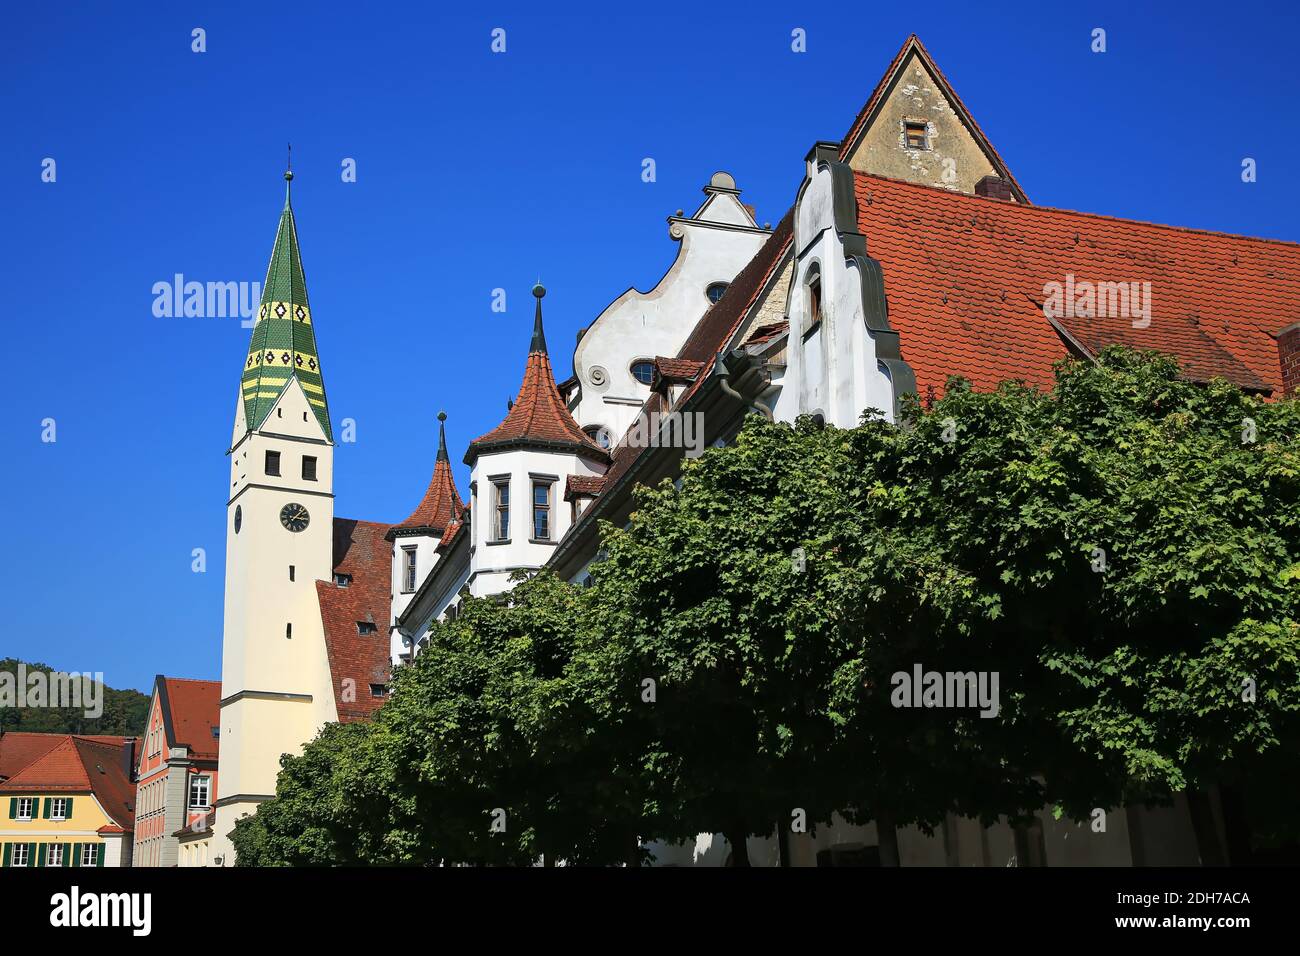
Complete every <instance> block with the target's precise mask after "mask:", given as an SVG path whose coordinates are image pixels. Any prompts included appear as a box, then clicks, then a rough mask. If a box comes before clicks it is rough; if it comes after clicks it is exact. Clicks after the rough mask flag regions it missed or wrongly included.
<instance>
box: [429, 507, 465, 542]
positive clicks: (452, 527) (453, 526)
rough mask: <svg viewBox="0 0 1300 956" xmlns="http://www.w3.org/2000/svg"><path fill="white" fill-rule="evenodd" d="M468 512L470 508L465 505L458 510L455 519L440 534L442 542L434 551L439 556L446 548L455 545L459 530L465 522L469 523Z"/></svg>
mask: <svg viewBox="0 0 1300 956" xmlns="http://www.w3.org/2000/svg"><path fill="white" fill-rule="evenodd" d="M469 510H470V506H469V505H466V506H465V507H464V508H462V509H461V510H460V512H459V513H458V514H457V516H456V518H454V519H453V520H452V522H451V523H450V524H448V525H447V530H446V531H444V532H443V533H442V540H441V541H439V542H438V546H437V547H436V548H435V549H434V550H435V551H437V552H438V553H439V554H443V553H444V552H446V550H447V549H448V548H450V547H451V546H452V545H453V544H455V543H456V539H457V538H458V537H459V536H460V531H461V529H462V528H464V527H465V522H467V521H469Z"/></svg>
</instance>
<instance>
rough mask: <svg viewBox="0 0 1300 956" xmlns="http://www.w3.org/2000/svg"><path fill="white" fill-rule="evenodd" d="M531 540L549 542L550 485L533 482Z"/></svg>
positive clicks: (548, 483)
mask: <svg viewBox="0 0 1300 956" xmlns="http://www.w3.org/2000/svg"><path fill="white" fill-rule="evenodd" d="M533 540H534V541H550V540H551V483H550V482H548V481H534V482H533Z"/></svg>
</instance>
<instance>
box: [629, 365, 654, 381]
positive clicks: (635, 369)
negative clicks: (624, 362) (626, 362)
mask: <svg viewBox="0 0 1300 956" xmlns="http://www.w3.org/2000/svg"><path fill="white" fill-rule="evenodd" d="M632 377H633V378H634V379H636V380H637V381H638V382H640V383H641V384H642V385H649V384H650V383H651V382H653V381H654V377H655V363H654V362H648V361H646V360H645V359H639V360H638V361H636V362H633V363H632Z"/></svg>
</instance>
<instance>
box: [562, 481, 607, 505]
mask: <svg viewBox="0 0 1300 956" xmlns="http://www.w3.org/2000/svg"><path fill="white" fill-rule="evenodd" d="M604 487H605V477H604V476H603V475H569V477H568V478H567V479H566V480H565V482H564V500H565V501H572V500H573V499H574V498H575V497H578V496H579V495H590V496H591V497H593V498H594V497H596V496H597V495H599V494H600V492H601V490H602V489H603V488H604Z"/></svg>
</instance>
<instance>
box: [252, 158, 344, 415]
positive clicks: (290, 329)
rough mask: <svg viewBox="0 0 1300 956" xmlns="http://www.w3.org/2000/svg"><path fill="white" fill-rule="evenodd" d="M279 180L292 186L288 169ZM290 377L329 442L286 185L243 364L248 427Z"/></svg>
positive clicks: (265, 411)
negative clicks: (268, 263) (303, 394)
mask: <svg viewBox="0 0 1300 956" xmlns="http://www.w3.org/2000/svg"><path fill="white" fill-rule="evenodd" d="M284 179H285V183H286V184H291V183H292V182H293V172H292V171H289V172H286V173H285V174H284ZM294 377H296V378H297V379H298V382H299V384H300V385H301V386H302V389H303V392H304V393H305V394H306V396H307V401H308V403H309V404H310V406H311V410H312V413H313V414H314V415H315V416H316V421H317V422H319V423H320V426H321V428H322V429H323V430H324V432H325V437H326V438H327V439H329V440H330V441H333V440H334V436H333V432H332V431H331V429H330V415H329V405H328V404H327V403H326V400H325V381H324V379H323V378H322V377H321V367H320V356H319V355H318V354H317V352H316V334H315V331H314V329H313V326H312V315H311V306H310V305H308V303H307V282H306V280H305V279H304V278H303V271H302V255H301V253H300V252H299V251H298V229H297V226H296V224H295V223H294V219H293V207H292V206H291V205H290V204H289V185H286V186H285V190H284V211H283V212H282V213H280V228H279V230H278V231H277V232H276V234H275V246H274V248H272V250H271V262H270V265H268V266H267V269H266V282H265V283H263V285H262V301H261V303H260V305H259V306H258V309H257V315H256V324H255V325H254V326H253V336H252V339H251V341H250V342H249V345H248V357H247V359H246V360H245V362H244V375H243V379H242V394H243V399H244V418H245V421H246V422H247V424H248V429H249V431H255V430H257V429H258V428H260V427H261V425H262V422H263V421H265V419H266V416H267V415H269V414H270V412H271V409H272V408H274V407H275V403H276V402H277V401H278V400H279V398H280V395H281V394H283V392H284V390H285V388H286V387H287V386H288V384H289V380H290V379H292V378H294Z"/></svg>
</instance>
